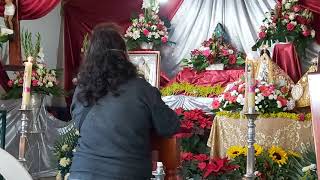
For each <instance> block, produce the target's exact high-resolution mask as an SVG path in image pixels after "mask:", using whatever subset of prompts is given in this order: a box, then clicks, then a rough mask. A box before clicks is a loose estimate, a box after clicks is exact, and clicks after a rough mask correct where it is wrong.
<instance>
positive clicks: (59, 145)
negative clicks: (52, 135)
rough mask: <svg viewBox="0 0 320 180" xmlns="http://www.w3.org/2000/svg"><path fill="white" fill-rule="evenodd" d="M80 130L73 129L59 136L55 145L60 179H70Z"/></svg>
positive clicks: (58, 177)
mask: <svg viewBox="0 0 320 180" xmlns="http://www.w3.org/2000/svg"><path fill="white" fill-rule="evenodd" d="M78 138H79V131H78V130H76V129H71V130H70V131H69V132H67V133H66V134H64V135H62V136H60V137H59V139H58V140H57V142H56V143H55V146H54V154H55V156H56V159H57V167H58V174H57V180H58V179H65V180H66V179H68V176H69V170H70V167H71V164H72V158H73V152H75V151H76V150H75V148H76V145H77V140H78Z"/></svg>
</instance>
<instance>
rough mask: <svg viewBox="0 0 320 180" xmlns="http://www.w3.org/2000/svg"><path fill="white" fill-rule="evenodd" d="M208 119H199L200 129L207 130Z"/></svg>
mask: <svg viewBox="0 0 320 180" xmlns="http://www.w3.org/2000/svg"><path fill="white" fill-rule="evenodd" d="M207 121H208V120H207V119H206V118H204V117H200V118H199V123H200V127H201V128H202V129H204V128H206V127H207Z"/></svg>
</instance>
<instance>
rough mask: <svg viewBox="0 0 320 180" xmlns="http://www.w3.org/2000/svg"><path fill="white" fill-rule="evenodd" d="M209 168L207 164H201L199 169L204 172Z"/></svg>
mask: <svg viewBox="0 0 320 180" xmlns="http://www.w3.org/2000/svg"><path fill="white" fill-rule="evenodd" d="M206 167H207V163H205V162H201V163H199V164H198V168H199V169H200V170H201V171H203V170H204V169H205V168H206Z"/></svg>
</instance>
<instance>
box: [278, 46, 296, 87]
mask: <svg viewBox="0 0 320 180" xmlns="http://www.w3.org/2000/svg"><path fill="white" fill-rule="evenodd" d="M272 60H273V61H274V62H275V63H277V64H278V66H279V67H280V68H281V69H282V70H284V71H285V72H286V74H288V75H289V76H290V78H291V79H292V80H293V82H294V83H297V82H298V81H299V79H300V78H301V76H302V70H301V65H300V61H299V57H298V55H297V53H296V50H295V47H294V45H293V44H292V43H281V44H276V45H275V46H274V50H273V57H272Z"/></svg>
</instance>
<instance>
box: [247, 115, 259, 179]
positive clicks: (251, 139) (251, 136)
mask: <svg viewBox="0 0 320 180" xmlns="http://www.w3.org/2000/svg"><path fill="white" fill-rule="evenodd" d="M258 115H259V113H256V112H254V111H249V112H248V113H245V116H246V117H247V119H248V141H247V142H248V155H247V170H246V174H245V175H244V177H245V178H246V179H250V180H254V178H255V175H254V172H255V170H254V169H255V168H254V164H255V150H254V143H255V142H256V141H255V136H256V131H255V127H256V125H255V120H256V119H257V117H258Z"/></svg>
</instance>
